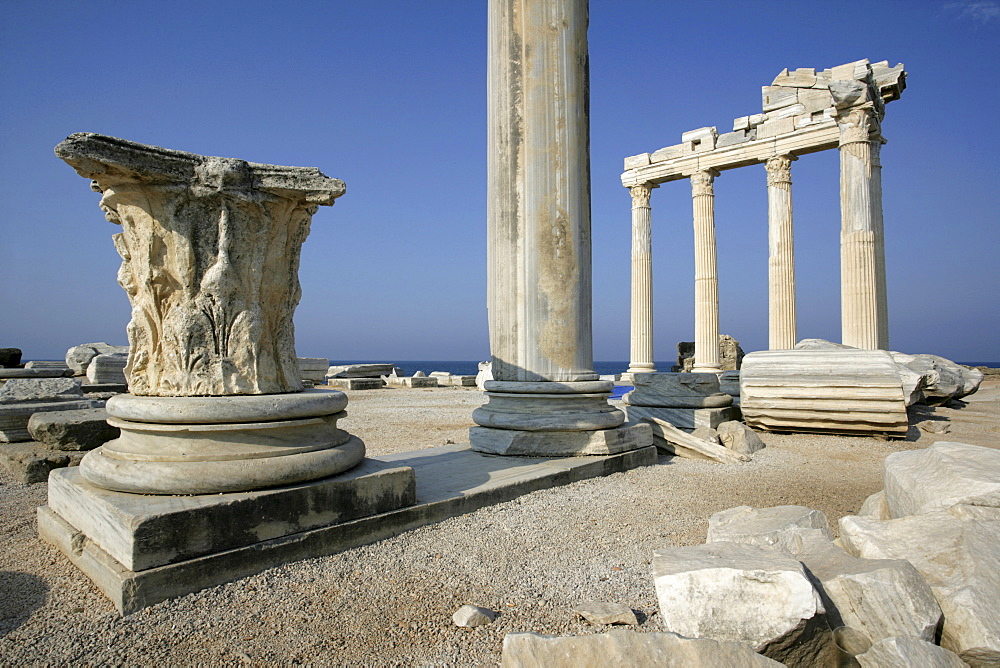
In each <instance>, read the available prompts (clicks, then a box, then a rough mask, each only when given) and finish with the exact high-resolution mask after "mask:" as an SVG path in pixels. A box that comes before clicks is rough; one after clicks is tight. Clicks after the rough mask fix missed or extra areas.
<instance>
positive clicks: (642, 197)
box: [628, 183, 659, 209]
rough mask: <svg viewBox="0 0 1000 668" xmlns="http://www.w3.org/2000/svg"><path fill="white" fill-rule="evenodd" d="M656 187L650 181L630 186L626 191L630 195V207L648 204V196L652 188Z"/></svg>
mask: <svg viewBox="0 0 1000 668" xmlns="http://www.w3.org/2000/svg"><path fill="white" fill-rule="evenodd" d="M658 187H659V186H657V185H655V184H652V183H640V184H639V185H635V186H630V187H629V189H628V191H629V194H630V195H632V208H633V209H634V208H636V207H640V206H649V196H650V195H651V194H652V192H653V188H658Z"/></svg>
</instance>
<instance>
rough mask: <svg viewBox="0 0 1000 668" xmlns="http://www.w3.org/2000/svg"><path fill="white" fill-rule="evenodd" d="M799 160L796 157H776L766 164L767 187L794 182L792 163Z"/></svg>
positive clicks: (769, 159) (768, 160)
mask: <svg viewBox="0 0 1000 668" xmlns="http://www.w3.org/2000/svg"><path fill="white" fill-rule="evenodd" d="M794 160H798V158H797V157H795V156H794V155H776V156H774V157H772V158H768V159H767V161H766V162H765V163H764V168H765V169H767V185H769V186H776V185H779V184H790V183H791V182H792V161H794Z"/></svg>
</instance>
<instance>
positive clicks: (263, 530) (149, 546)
mask: <svg viewBox="0 0 1000 668" xmlns="http://www.w3.org/2000/svg"><path fill="white" fill-rule="evenodd" d="M48 489H49V502H48V505H47V506H42V507H41V508H39V509H38V533H39V535H40V537H41V538H42V539H43V540H46V541H47V542H49V543H52V544H53V545H55V546H56V547H57V548H58V549H59V550H60V551H62V552H63V553H64V554H65V555H66V557H68V558H69V560H70V561H71V562H72V563H73V564H74V565H76V566H77V567H78V568H79V569H80V570H82V571H83V572H84V574H85V575H87V577H89V578H90V579H91V580H93V582H94V584H96V585H97V587H98V588H99V589H100V590H101V591H102V592H104V594H105V595H106V596H107V597H108V598H109V599H111V601H112V602H113V603H114V604H115V607H116V608H118V611H119V612H121V613H122V614H126V615H127V614H130V613H132V612H135V611H136V610H140V609H142V608H144V607H146V606H149V605H153V604H154V603H158V602H159V601H163V600H166V599H168V598H174V597H176V596H183V595H185V594H189V593H191V592H194V591H198V590H200V589H204V588H205V587H211V586H214V585H218V584H222V583H224V582H229V581H232V580H235V579H238V578H242V577H246V576H248V575H252V574H254V573H258V572H260V571H262V570H265V569H267V568H271V567H273V566H277V565H278V564H282V563H285V562H287V561H291V560H295V559H303V558H308V557H313V556H319V555H320V554H329V553H331V552H334V551H337V547H338V545H339V544H340V543H343V544H344V545H345V546H346V547H354V545H355V544H357V541H358V540H359V539H361V540H362V542H363V540H364V539H363V536H361V535H359V532H358V531H357V530H353V531H352V530H349V529H346V528H345V529H344V530H339V527H340V526H341V525H346V526H347V527H350V526H351V523H354V522H355V520H360V519H362V518H366V517H373V516H381V515H383V514H384V513H388V512H392V511H395V510H397V509H399V508H404V507H407V506H411V505H413V504H415V503H416V478H415V474H414V471H413V469H412V468H411V467H408V466H394V465H391V464H385V463H381V462H376V461H373V460H366V461H365V462H364V463H363V464H362V465H361V466H358V467H357V468H355V469H354V470H353V471H350V472H348V473H345V474H343V475H339V476H336V477H334V478H328V479H324V480H317V481H313V482H309V483H305V484H302V485H294V486H289V487H282V488H278V489H268V490H261V491H254V492H240V493H234V494H209V495H202V496H184V497H174V496H146V495H139V494H126V493H123V492H114V491H110V490H106V489H102V488H100V487H96V486H94V485H91V484H90V483H89V482H87V481H86V480H85V479H84V478H83V476H82V475H81V472H80V471H79V470H78V469H76V468H68V469H58V470H56V471H53V472H52V474H51V475H50V477H49V488H48ZM324 532H326V535H327V537H326V538H324V539H322V540H320V539H319V538H318V537H319V536H321V535H323V534H324ZM310 537H311V543H310ZM381 537H383V536H381V535H379V536H378V538H381ZM376 539H377V538H376Z"/></svg>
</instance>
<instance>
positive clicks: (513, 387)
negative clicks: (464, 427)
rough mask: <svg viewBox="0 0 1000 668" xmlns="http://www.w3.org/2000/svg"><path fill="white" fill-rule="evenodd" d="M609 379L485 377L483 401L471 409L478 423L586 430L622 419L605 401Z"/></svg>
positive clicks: (526, 428)
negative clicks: (479, 405) (553, 380)
mask: <svg viewBox="0 0 1000 668" xmlns="http://www.w3.org/2000/svg"><path fill="white" fill-rule="evenodd" d="M613 386H614V383H612V382H611V381H601V380H598V381H581V382H514V381H487V382H486V384H485V387H486V396H487V397H488V399H489V400H488V402H487V403H486V405H484V406H482V407H480V408H477V409H476V410H475V411H473V413H472V419H473V421H474V422H475V423H476V424H478V425H480V426H482V427H491V428H494V429H515V430H521V431H589V430H594V429H609V428H613V427H617V426H619V425H621V424H623V423H624V422H625V414H624V413H622V412H621V411H620V410H618V409H617V408H615V407H613V406H611V405H610V404H609V403H608V397H609V396H610V395H611V388H612V387H613Z"/></svg>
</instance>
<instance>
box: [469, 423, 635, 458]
mask: <svg viewBox="0 0 1000 668" xmlns="http://www.w3.org/2000/svg"><path fill="white" fill-rule="evenodd" d="M469 442H470V445H471V447H472V449H473V450H475V451H476V452H483V453H487V454H492V455H509V456H515V457H576V456H580V455H616V454H619V453H622V452H628V451H630V450H638V449H640V448H644V447H647V446H649V445H652V444H653V433H652V431H651V430H650V428H649V425H648V424H635V425H626V426H621V427H616V428H613V429H598V430H594V431H521V430H515V429H491V428H489V427H472V428H471V429H469Z"/></svg>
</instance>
